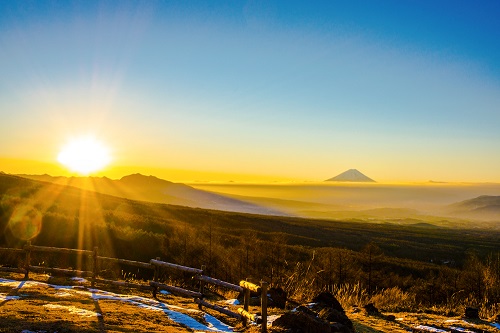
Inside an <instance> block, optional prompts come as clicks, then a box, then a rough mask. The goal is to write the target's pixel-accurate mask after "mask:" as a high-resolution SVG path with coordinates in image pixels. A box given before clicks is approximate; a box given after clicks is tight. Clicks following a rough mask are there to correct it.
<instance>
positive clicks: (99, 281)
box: [95, 279, 153, 290]
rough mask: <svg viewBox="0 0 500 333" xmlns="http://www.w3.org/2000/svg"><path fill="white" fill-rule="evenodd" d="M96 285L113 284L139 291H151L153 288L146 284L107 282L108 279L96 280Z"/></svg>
mask: <svg viewBox="0 0 500 333" xmlns="http://www.w3.org/2000/svg"><path fill="white" fill-rule="evenodd" d="M95 282H96V283H104V284H112V285H115V286H119V287H125V288H137V289H143V290H151V289H153V287H151V286H149V285H145V284H139V283H132V282H127V281H114V280H107V279H95Z"/></svg>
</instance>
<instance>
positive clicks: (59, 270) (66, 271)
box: [29, 266, 93, 277]
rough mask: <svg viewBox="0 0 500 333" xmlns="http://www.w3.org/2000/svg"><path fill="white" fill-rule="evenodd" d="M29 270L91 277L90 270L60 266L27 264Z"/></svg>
mask: <svg viewBox="0 0 500 333" xmlns="http://www.w3.org/2000/svg"><path fill="white" fill-rule="evenodd" d="M29 269H30V271H33V272H50V273H53V274H60V275H69V276H78V277H92V275H93V273H92V271H79V270H74V269H62V268H52V267H41V266H29Z"/></svg>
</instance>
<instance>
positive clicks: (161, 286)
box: [149, 281, 203, 298]
mask: <svg viewBox="0 0 500 333" xmlns="http://www.w3.org/2000/svg"><path fill="white" fill-rule="evenodd" d="M149 285H150V286H151V287H155V288H158V289H160V290H162V289H163V290H166V291H170V292H171V293H174V294H178V295H182V296H186V297H193V298H201V297H202V296H203V295H202V294H200V293H199V292H197V291H191V290H186V289H183V288H179V287H174V286H169V285H167V284H162V283H159V282H155V281H149Z"/></svg>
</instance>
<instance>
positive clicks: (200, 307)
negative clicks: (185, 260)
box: [198, 265, 206, 310]
mask: <svg viewBox="0 0 500 333" xmlns="http://www.w3.org/2000/svg"><path fill="white" fill-rule="evenodd" d="M205 269H206V266H205V265H201V270H202V272H201V274H199V275H204V273H205ZM199 281H200V294H201V297H202V298H203V297H204V296H203V295H204V293H205V281H203V280H199ZM202 308H203V306H202V304H201V303H198V309H200V310H201V309H202Z"/></svg>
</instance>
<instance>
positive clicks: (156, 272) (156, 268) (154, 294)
mask: <svg viewBox="0 0 500 333" xmlns="http://www.w3.org/2000/svg"><path fill="white" fill-rule="evenodd" d="M156 260H158V261H159V260H160V257H156ZM159 269H160V266H158V265H155V268H154V276H153V281H154V282H158V275H159V272H158V271H159ZM156 292H157V287H156V286H154V287H153V298H156Z"/></svg>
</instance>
